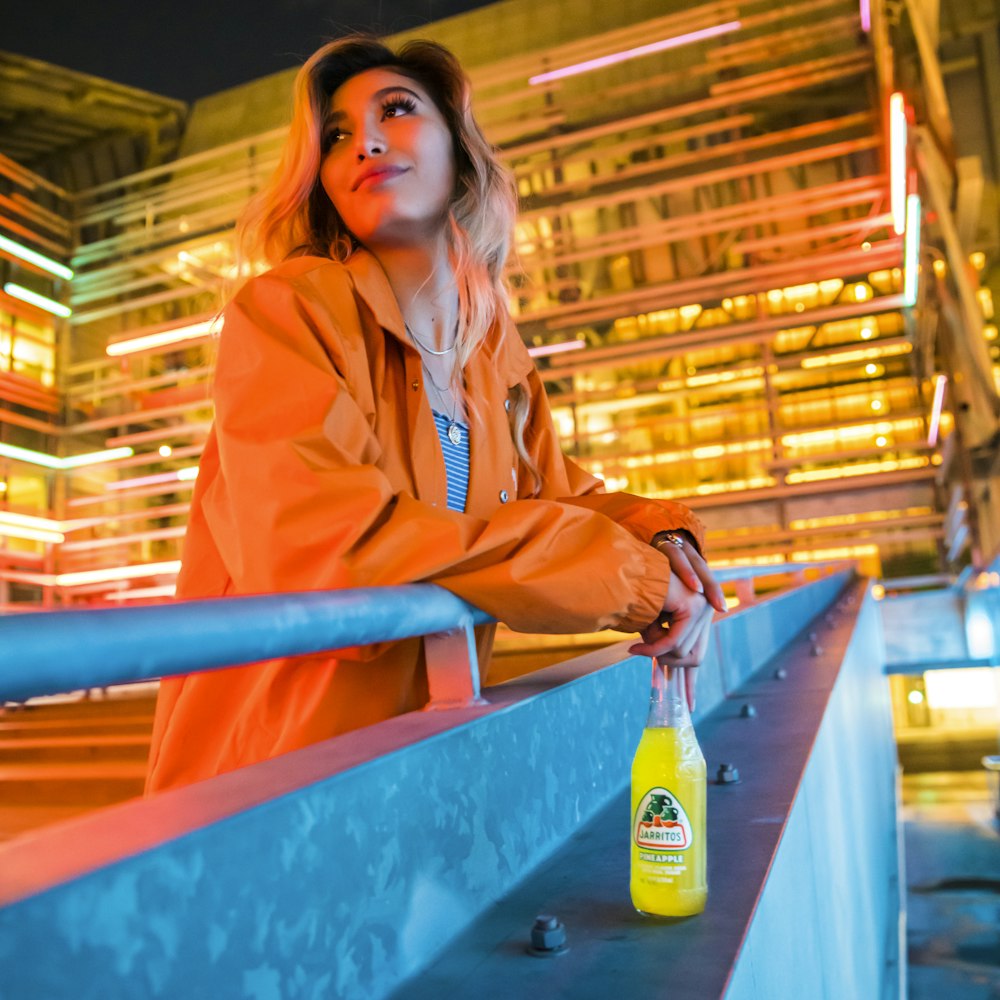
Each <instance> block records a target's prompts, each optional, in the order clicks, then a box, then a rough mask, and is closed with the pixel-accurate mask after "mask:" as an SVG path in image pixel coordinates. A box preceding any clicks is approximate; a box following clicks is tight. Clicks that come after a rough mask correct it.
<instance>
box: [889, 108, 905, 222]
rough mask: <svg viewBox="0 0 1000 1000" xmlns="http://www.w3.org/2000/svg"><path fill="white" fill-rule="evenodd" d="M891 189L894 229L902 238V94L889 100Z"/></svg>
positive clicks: (903, 115) (903, 146) (903, 178)
mask: <svg viewBox="0 0 1000 1000" xmlns="http://www.w3.org/2000/svg"><path fill="white" fill-rule="evenodd" d="M889 187H890V198H891V206H892V228H893V230H894V231H895V233H896V235H897V236H902V235H903V230H904V229H905V228H906V104H905V102H904V101H903V95H902V94H900V93H895V94H893V95H892V96H891V97H890V98H889Z"/></svg>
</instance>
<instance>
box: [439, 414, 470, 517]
mask: <svg viewBox="0 0 1000 1000" xmlns="http://www.w3.org/2000/svg"><path fill="white" fill-rule="evenodd" d="M431 412H432V413H433V414H434V424H435V426H436V427H437V432H438V437H439V438H440V439H441V453H442V454H443V455H444V468H445V473H446V475H447V477H448V509H449V510H461V511H464V510H465V501H466V498H467V497H468V495H469V428H468V427H466V425H465V424H460V423H458V421H455V426H456V427H458V429H459V431H460V432H461V434H462V439H461V440H460V441H459V442H458V444H453V443H452V440H451V438H449V437H448V425H449V424H450V423H451V420H450V419H449V418H448V417H446V416H445V415H444V414H443V413H438V411H437V410H432V411H431Z"/></svg>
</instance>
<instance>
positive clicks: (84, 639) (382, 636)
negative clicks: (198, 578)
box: [0, 584, 493, 701]
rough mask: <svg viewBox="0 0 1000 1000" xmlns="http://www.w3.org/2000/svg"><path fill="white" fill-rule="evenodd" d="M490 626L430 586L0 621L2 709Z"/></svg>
mask: <svg viewBox="0 0 1000 1000" xmlns="http://www.w3.org/2000/svg"><path fill="white" fill-rule="evenodd" d="M491 621H493V619H492V618H491V617H490V616H489V615H487V614H486V613H485V612H483V611H480V610H478V609H477V608H474V607H473V606H472V605H471V604H468V603H467V602H466V601H463V600H462V599H461V598H460V597H456V596H455V595H454V594H452V593H450V592H449V591H447V590H444V589H442V588H441V587H435V586H433V585H431V584H411V585H409V586H402V587H372V588H362V589H358V590H345V591H330V592H307V593H299V594H275V595H267V596H262V597H225V598H215V599H211V600H202V601H179V602H176V603H174V604H164V605H156V606H153V607H143V608H107V609H105V608H101V609H97V610H93V611H91V610H80V611H52V612H48V613H45V614H43V615H41V616H39V615H38V614H24V615H10V616H7V617H0V649H3V650H4V657H3V661H2V663H0V701H22V700H24V699H26V698H29V697H34V696H37V695H45V694H59V693H62V692H64V691H77V690H80V689H82V688H90V687H107V686H108V685H111V684H128V683H131V682H134V681H145V680H152V679H155V678H158V677H169V676H171V675H174V674H185V673H191V672H192V671H196V670H211V669H217V668H220V667H229V666H234V665H236V664H240V663H252V662H255V661H257V660H266V659H272V658H274V657H278V656H297V655H299V654H302V653H317V652H321V651H323V650H334V649H343V648H346V647H348V646H364V645H370V644H372V643H376V642H392V641H395V640H397V639H408V638H411V637H413V636H419V635H429V634H437V633H445V632H448V631H450V630H454V629H461V630H462V631H463V632H464V631H466V630H468V629H469V628H471V627H472V626H474V625H482V624H485V623H486V622H491Z"/></svg>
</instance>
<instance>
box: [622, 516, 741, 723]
mask: <svg viewBox="0 0 1000 1000" xmlns="http://www.w3.org/2000/svg"><path fill="white" fill-rule="evenodd" d="M671 534H673V533H671ZM673 537H674V538H675V539H677V541H680V542H681V543H682V544H680V545H678V544H677V541H670V540H669V539H668V538H667V537H666V536H663V535H661V536H658V538H657V539H654V544H655V543H656V542H657V541H659V542H660V544H657V545H656V547H657V548H658V549H659V550H660V551H661V552H662V553H663V554H664V555H665V556H666V557H667V559H668V560H669V561H670V569H671V573H670V584H669V586H668V588H667V596H666V598H665V599H664V601H663V611H662V613H661V614H660V615H659V617H658V618H657V620H656V621H654V622H651V623H650V624H649V625H647V626H646V627H645V628H644V629H642V630H641V631H640V635H641V636H642V640H643V641H642V642H641V643H636V644H635V645H634V646H632V647H630V648H629V652H630V653H633V654H635V655H637V656H652V657H655V658H656V659H657V660H659V662H660V663H662V664H664V665H666V666H669V667H697V666H698V665H699V664H700V663H701V662H702V660H703V659H704V658H705V654H706V653H707V652H708V640H709V634H710V631H711V627H712V619H713V618H714V612H715V611H722V612H724V611H725V610H726V600H725V597H724V596H723V593H722V588H721V587H720V586H719V584H718V583H717V582H716V580H715V578H714V577H713V576H712V573H711V570H709V568H708V564H707V563H706V562H705V560H704V559H703V558H702V557H701V555H700V554H699V553H698V551H697V549H696V548H695V547H694V545H692V544H691V543H690V542H687V541H684V540H683V538H682V537H681V536H680V535H673ZM682 673H683V674H684V675H685V689H686V694H687V701H688V705H689V706H690V708H691V709H692V711H693V710H694V687H695V677H696V674H694V673H693V672H692V671H689V670H684V671H682Z"/></svg>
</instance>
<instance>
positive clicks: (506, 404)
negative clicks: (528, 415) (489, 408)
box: [503, 399, 510, 413]
mask: <svg viewBox="0 0 1000 1000" xmlns="http://www.w3.org/2000/svg"><path fill="white" fill-rule="evenodd" d="M503 408H504V409H505V410H506V411H507V412H508V413H510V400H509V399H505V400H504V401H503Z"/></svg>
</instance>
